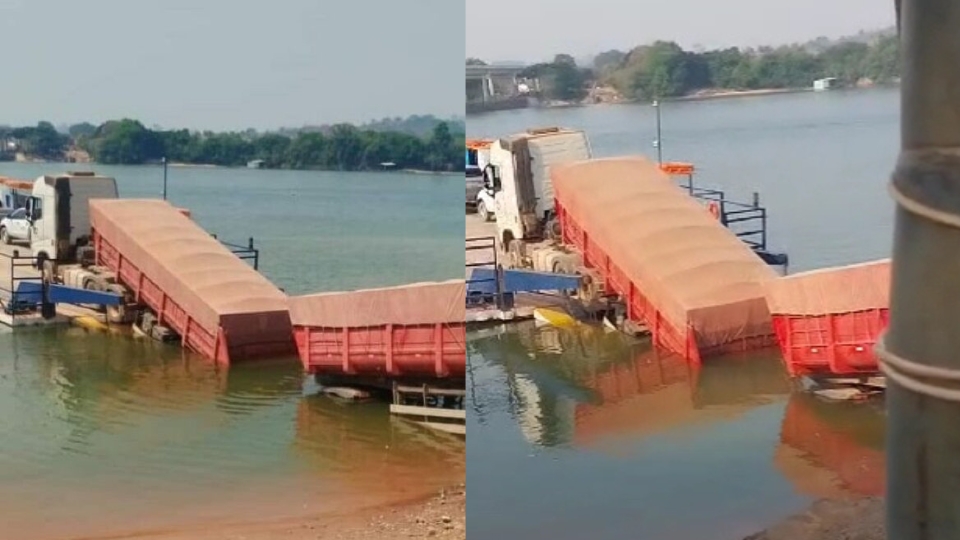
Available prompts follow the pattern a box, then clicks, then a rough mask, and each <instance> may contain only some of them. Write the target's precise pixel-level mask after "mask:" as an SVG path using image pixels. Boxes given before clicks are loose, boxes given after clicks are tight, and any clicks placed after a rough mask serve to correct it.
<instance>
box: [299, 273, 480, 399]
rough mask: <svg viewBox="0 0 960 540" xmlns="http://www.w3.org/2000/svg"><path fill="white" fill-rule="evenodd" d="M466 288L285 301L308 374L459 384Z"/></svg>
mask: <svg viewBox="0 0 960 540" xmlns="http://www.w3.org/2000/svg"><path fill="white" fill-rule="evenodd" d="M465 295H466V283H465V282H464V281H463V280H460V281H448V282H443V283H418V284H413V285H406V286H402V287H390V288H383V289H368V290H362V291H353V292H337V293H324V294H314V295H308V296H299V297H291V298H290V317H291V320H292V322H293V329H294V336H295V339H296V343H297V350H298V351H299V352H300V359H301V360H302V361H303V366H304V368H305V369H306V371H307V372H309V373H312V374H323V375H348V376H362V377H387V378H390V379H394V380H404V379H462V378H463V377H464V373H465V370H466V328H465V325H464V316H465V304H464V299H465V298H466V296H465Z"/></svg>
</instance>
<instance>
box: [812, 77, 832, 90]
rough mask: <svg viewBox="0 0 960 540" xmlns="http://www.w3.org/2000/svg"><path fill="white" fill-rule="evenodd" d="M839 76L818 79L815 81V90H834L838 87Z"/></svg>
mask: <svg viewBox="0 0 960 540" xmlns="http://www.w3.org/2000/svg"><path fill="white" fill-rule="evenodd" d="M836 85H837V78H836V77H825V78H823V79H817V80H815V81H813V90H814V91H816V92H822V91H824V90H833V89H834V88H836Z"/></svg>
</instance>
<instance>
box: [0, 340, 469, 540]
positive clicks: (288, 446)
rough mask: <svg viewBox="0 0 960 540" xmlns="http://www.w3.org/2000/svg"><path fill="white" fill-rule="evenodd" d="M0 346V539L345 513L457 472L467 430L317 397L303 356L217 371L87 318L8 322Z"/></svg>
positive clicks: (456, 478)
mask: <svg viewBox="0 0 960 540" xmlns="http://www.w3.org/2000/svg"><path fill="white" fill-rule="evenodd" d="M0 358H4V360H3V361H2V362H0V410H3V411H4V414H3V415H0V434H2V442H0V485H2V486H3V487H2V488H0V538H22V539H27V538H53V537H61V536H65V537H73V536H77V535H83V534H89V535H94V534H107V533H112V532H116V531H121V532H124V531H130V530H142V529H147V528H150V527H151V526H168V525H169V526H173V525H176V524H177V523H180V522H189V521H196V520H200V519H212V518H216V519H236V516H237V515H244V514H243V512H244V511H243V510H242V509H244V508H247V507H257V508H258V509H259V510H260V511H262V512H263V511H265V512H269V513H270V514H269V515H277V516H279V515H283V514H284V513H288V512H294V513H296V512H302V511H304V510H303V509H304V508H306V506H305V505H306V504H307V503H308V502H310V503H311V504H312V506H311V507H310V511H323V510H325V509H339V508H340V506H339V505H342V504H344V503H345V501H349V500H351V499H350V497H351V496H355V497H364V498H365V501H366V503H367V504H370V502H371V500H372V499H373V498H378V500H380V498H389V497H391V496H394V495H397V494H400V495H405V494H413V493H426V492H429V491H431V490H433V489H434V488H435V487H437V486H439V485H447V484H450V483H454V482H460V481H462V478H463V469H462V462H463V443H462V441H456V440H446V439H443V438H437V437H433V436H430V435H428V434H426V435H425V434H423V433H422V431H419V430H418V429H413V428H409V427H408V426H403V425H398V426H394V425H392V424H391V423H390V422H391V419H390V418H389V414H388V412H387V410H386V406H384V405H361V406H357V407H354V406H344V405H341V404H337V403H335V402H332V401H330V400H327V399H326V398H321V397H319V396H313V395H309V394H311V393H313V392H315V391H316V388H315V387H314V386H313V385H312V383H310V382H309V381H306V382H305V381H304V377H303V375H302V371H301V367H300V365H299V363H298V362H297V361H296V359H295V358H289V359H281V360H279V361H276V362H267V363H263V362H260V363H251V364H241V365H237V366H234V367H232V368H230V369H224V368H221V367H218V366H216V365H214V364H212V363H210V362H208V361H206V360H205V359H203V358H200V357H198V356H195V355H192V354H189V353H184V352H183V351H182V350H180V349H179V348H176V347H170V346H162V345H158V344H155V343H152V342H144V341H137V340H133V339H126V338H123V337H117V336H106V335H101V334H96V333H87V332H85V331H83V330H78V329H69V330H64V329H60V330H43V331H25V332H18V333H16V334H10V333H7V334H0ZM456 463H460V464H461V466H460V468H459V469H458V468H457V467H456ZM375 477H379V479H380V483H381V484H382V485H383V486H384V489H383V490H374V491H373V493H371V490H370V488H371V487H378V486H377V484H376V482H374V479H375ZM394 479H396V480H394ZM394 487H396V489H394ZM316 492H322V493H324V494H327V495H333V496H329V497H322V498H321V497H315V498H313V499H309V497H308V495H309V494H310V493H316ZM265 500H266V501H268V502H266V503H264V501H265ZM158 507H162V508H164V509H165V512H164V513H162V514H160V513H157V512H156V508H158ZM53 508H56V509H57V515H56V519H52V517H53V516H51V515H50V512H51V511H52V510H51V509H53ZM238 509H241V510H238ZM238 512H240V513H239V514H238Z"/></svg>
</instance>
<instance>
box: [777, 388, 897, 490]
mask: <svg viewBox="0 0 960 540" xmlns="http://www.w3.org/2000/svg"><path fill="white" fill-rule="evenodd" d="M885 430H886V423H885V417H884V413H883V408H882V404H881V403H874V402H869V403H826V402H823V401H821V400H819V399H817V398H816V397H814V396H811V395H807V394H794V395H793V396H791V397H790V402H789V403H788V404H787V410H786V412H785V413H784V418H783V427H782V429H781V432H780V440H781V441H782V444H781V446H780V447H779V448H778V449H777V454H776V461H777V466H778V467H779V468H780V470H781V471H782V472H783V474H784V475H785V476H786V477H787V478H789V479H790V481H791V482H793V483H794V485H795V486H796V488H797V489H798V490H799V491H801V492H803V493H807V494H810V495H813V496H816V497H830V496H835V497H836V496H849V495H858V496H880V495H883V493H884V488H885V485H886V469H885V462H884V452H883V444H884V436H885Z"/></svg>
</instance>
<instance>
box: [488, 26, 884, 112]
mask: <svg viewBox="0 0 960 540" xmlns="http://www.w3.org/2000/svg"><path fill="white" fill-rule="evenodd" d="M471 61H473V62H477V60H476V59H471ZM522 75H523V76H527V77H538V78H539V79H540V81H541V88H542V91H543V93H544V96H545V97H547V98H549V99H559V100H567V101H570V100H582V99H583V98H584V97H586V96H587V94H588V92H589V90H590V87H591V86H592V85H594V84H599V85H605V86H611V87H613V88H615V89H616V90H617V91H618V92H620V94H621V95H623V96H624V97H625V98H627V99H636V100H652V99H657V98H670V97H680V96H685V95H690V94H693V93H696V92H698V91H702V90H718V89H723V90H759V89H789V88H806V87H810V86H811V85H812V84H813V81H814V80H816V79H821V78H826V77H835V78H836V79H837V80H838V82H839V83H840V84H841V85H855V84H884V83H889V82H892V81H895V80H896V79H898V78H899V76H900V52H899V40H898V38H897V35H896V34H895V33H891V32H882V33H878V34H877V35H875V36H872V37H871V38H870V39H868V40H856V39H842V40H838V41H835V42H828V41H826V40H825V39H823V38H820V39H818V40H816V41H813V42H810V43H807V44H803V45H786V46H782V47H776V48H773V47H761V48H759V49H741V48H737V47H731V48H727V49H720V50H711V51H702V52H696V51H688V50H684V49H683V48H682V47H681V46H680V45H678V44H676V43H674V42H671V41H657V42H654V43H651V44H649V45H642V46H639V47H635V48H634V49H632V50H630V51H620V50H610V51H606V52H603V53H600V54H598V55H597V56H596V57H595V58H594V60H593V65H592V66H590V67H581V66H577V65H576V62H575V61H574V59H573V57H571V56H570V55H568V54H558V55H557V56H556V57H555V58H554V60H553V61H552V62H546V63H541V64H536V65H533V66H530V67H528V68H527V69H526V71H525V72H524V73H523V74H522Z"/></svg>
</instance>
